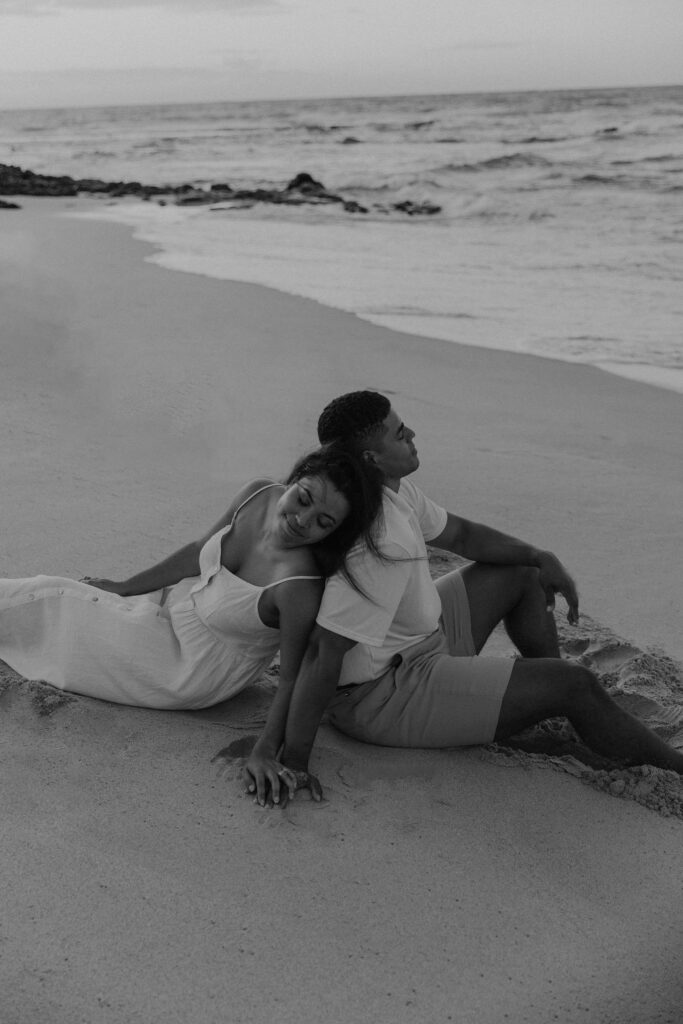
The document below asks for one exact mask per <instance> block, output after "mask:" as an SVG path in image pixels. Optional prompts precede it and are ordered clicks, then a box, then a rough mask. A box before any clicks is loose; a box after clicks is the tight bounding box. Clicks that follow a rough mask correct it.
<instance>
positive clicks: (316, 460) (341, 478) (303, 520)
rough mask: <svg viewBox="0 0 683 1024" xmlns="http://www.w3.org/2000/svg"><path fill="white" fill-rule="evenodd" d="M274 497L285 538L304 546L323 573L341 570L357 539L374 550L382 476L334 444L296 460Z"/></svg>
mask: <svg viewBox="0 0 683 1024" xmlns="http://www.w3.org/2000/svg"><path fill="white" fill-rule="evenodd" d="M286 483H287V484H288V485H289V486H288V488H287V490H286V491H285V493H284V494H283V495H282V497H281V498H280V501H279V503H278V510H279V512H280V514H281V515H282V516H283V522H284V524H285V525H284V532H285V536H289V539H290V541H291V543H292V544H293V545H294V546H296V545H298V544H310V545H311V546H312V548H313V551H314V554H315V558H316V561H317V563H318V565H319V567H320V570H321V572H322V573H323V574H324V575H325V576H331V575H333V574H334V573H335V572H337V571H339V570H342V571H344V566H345V558H346V555H347V553H348V552H349V551H350V549H351V548H352V547H353V546H354V544H356V543H357V542H358V541H364V542H365V543H366V544H368V546H369V547H370V548H371V549H373V550H374V548H375V545H374V532H375V530H374V527H375V524H376V522H377V520H378V517H379V515H380V513H381V509H382V478H381V474H380V473H378V471H377V470H376V468H375V467H374V466H373V465H372V464H366V463H364V462H362V461H361V460H360V459H357V458H355V457H354V456H352V455H351V454H349V452H347V451H344V450H343V449H341V448H339V447H338V446H336V445H325V446H324V447H322V448H319V449H317V450H316V451H314V452H311V453H310V454H309V455H305V456H304V457H303V458H301V459H299V461H298V462H297V463H296V465H295V466H294V468H293V469H292V471H291V473H290V474H289V477H288V479H287V481H286Z"/></svg>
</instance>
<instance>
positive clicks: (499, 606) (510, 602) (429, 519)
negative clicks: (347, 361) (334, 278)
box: [250, 391, 683, 802]
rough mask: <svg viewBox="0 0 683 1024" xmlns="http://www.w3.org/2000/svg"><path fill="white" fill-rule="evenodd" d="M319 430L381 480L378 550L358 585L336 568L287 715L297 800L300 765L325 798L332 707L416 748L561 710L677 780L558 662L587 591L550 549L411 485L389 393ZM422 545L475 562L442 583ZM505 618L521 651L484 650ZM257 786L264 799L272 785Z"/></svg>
mask: <svg viewBox="0 0 683 1024" xmlns="http://www.w3.org/2000/svg"><path fill="white" fill-rule="evenodd" d="M318 434H319V438H320V441H321V443H323V444H326V443H331V442H335V443H337V444H342V445H344V446H345V447H347V448H349V449H350V450H353V451H355V452H357V453H358V454H359V455H360V456H361V457H362V458H364V459H367V460H369V461H370V462H372V463H374V465H375V466H376V467H377V469H378V470H379V471H380V472H381V473H382V475H383V478H384V485H385V500H384V508H383V512H384V523H383V524H382V528H381V534H380V536H379V537H378V547H379V549H380V551H381V554H382V557H381V558H377V556H376V555H375V554H373V553H372V552H370V551H368V550H367V549H364V550H356V551H355V552H353V553H352V555H351V556H350V558H349V569H350V573H351V577H352V582H350V581H349V580H348V579H346V578H344V577H343V576H341V575H338V576H336V577H333V578H332V579H331V580H329V581H328V583H327V585H326V588H325V593H324V596H323V600H322V604H321V606H320V611H319V613H318V617H317V620H316V627H315V629H314V631H313V634H312V636H311V639H310V642H309V646H308V650H307V652H306V655H305V657H304V661H303V664H302V667H301V670H300V673H299V676H298V678H297V682H296V686H295V689H294V693H293V695H292V700H291V703H290V709H289V715H288V720H287V729H286V735H285V746H284V750H283V756H282V762H283V764H284V765H286V768H287V771H286V772H285V774H284V775H283V781H285V782H286V784H287V785H288V787H289V790H290V792H291V790H292V783H291V778H292V776H291V775H290V772H291V771H293V772H295V773H298V784H299V786H300V787H304V786H307V787H308V788H310V790H311V792H312V795H313V797H314V799H320V798H321V789H320V785H319V783H318V782H317V780H316V779H315V778H314V777H313V776H310V775H308V774H307V773H308V760H309V755H310V752H311V749H312V746H313V742H314V738H315V734H316V731H317V729H318V725H319V723H320V719H321V717H322V714H323V712H324V711H325V709H326V708H327V709H328V710H329V717H330V721H331V722H332V723H333V724H334V725H335V726H336V727H337V728H338V729H340V730H341V731H342V732H344V733H346V734H348V735H350V736H352V737H355V738H356V739H359V740H362V741H364V742H368V743H378V744H381V745H385V746H409V747H450V746H461V745H468V744H480V743H490V742H493V741H500V740H504V739H506V738H507V737H509V736H513V735H515V734H516V733H519V732H521V731H522V730H523V729H525V728H527V727H529V726H531V725H533V724H535V723H536V722H539V721H541V720H543V719H545V718H551V717H557V716H565V717H566V718H568V719H569V720H570V721H571V723H572V725H573V726H574V728H575V729H576V731H577V732H578V734H579V735H580V736H581V738H582V739H583V741H584V742H585V743H586V744H587V745H588V746H589V747H591V748H592V749H593V750H595V751H597V752H598V753H600V754H602V755H604V756H606V757H609V758H612V759H614V760H616V761H620V762H626V763H631V764H641V763H647V764H652V765H657V766H660V767H663V768H669V769H674V770H675V771H678V772H680V773H682V774H683V754H681V753H679V752H678V751H677V750H675V749H673V748H672V747H669V746H668V745H667V744H666V743H664V741H663V740H661V739H660V738H659V737H658V736H657V735H656V734H654V733H653V732H651V731H650V730H649V729H647V728H646V727H645V726H644V725H643V724H642V723H641V722H639V721H638V720H637V719H635V718H633V717H632V716H631V715H629V714H627V713H626V712H625V711H623V710H622V709H621V708H620V707H619V706H618V705H617V704H615V703H614V701H613V700H612V699H611V698H610V697H609V695H608V694H607V693H606V692H605V690H604V689H603V688H602V686H601V685H600V683H599V682H598V680H597V679H596V677H595V676H594V675H593V674H592V673H591V672H590V671H589V670H588V669H586V668H584V667H582V666H580V665H577V664H573V663H570V662H567V661H563V660H561V659H560V651H559V646H558V639H557V632H556V628H555V620H554V617H553V609H554V604H555V594H556V593H559V594H561V595H562V596H563V597H564V598H565V600H566V601H567V605H568V609H569V611H568V619H569V621H570V622H572V623H576V622H577V621H578V597H577V592H576V587H575V585H574V582H573V580H572V579H571V577H570V576H569V574H568V573H567V571H566V569H565V568H564V567H563V565H562V564H561V562H560V561H559V560H558V559H557V558H556V557H555V555H553V554H552V553H550V552H548V551H542V550H539V549H538V548H536V547H533V546H532V545H529V544H525V543H523V542H522V541H519V540H516V539H515V538H514V537H509V536H507V535H505V534H502V533H500V532H499V531H497V530H493V529H491V528H490V527H488V526H484V525H482V524H479V523H473V522H470V521H468V520H466V519H462V518H460V517H459V516H456V515H454V514H453V513H451V512H447V511H446V510H445V509H443V508H441V507H440V506H438V505H436V504H435V503H434V502H432V501H430V500H429V499H428V498H427V497H426V496H425V495H424V494H423V493H422V492H421V491H420V490H419V488H417V487H416V486H415V485H414V484H413V483H412V482H410V481H408V480H406V477H407V476H409V475H410V474H411V473H413V472H414V471H415V470H416V469H417V468H418V465H419V459H418V456H417V450H416V448H415V445H414V443H413V442H414V438H415V434H414V432H413V431H412V430H411V429H410V427H408V426H406V424H405V423H403V422H402V421H401V418H400V416H399V414H398V412H397V411H396V410H394V409H393V408H392V407H391V404H390V402H389V400H388V399H387V398H385V397H384V396H383V395H380V394H377V393H376V392H371V391H359V392H352V393H350V394H347V395H342V396H341V397H340V398H337V399H335V400H334V401H333V402H331V403H330V404H329V405H328V406H327V407H326V408H325V410H324V411H323V413H322V415H321V417H320V420H319V422H318ZM425 542H428V543H429V544H431V545H433V546H434V547H439V548H443V549H445V550H447V551H452V552H454V553H455V554H458V555H462V556H464V557H465V558H466V559H468V560H470V564H468V565H466V566H465V567H464V568H463V569H461V570H459V571H456V572H453V573H450V574H448V575H447V576H444V577H442V578H441V579H439V580H438V581H436V583H434V582H433V581H432V580H431V577H430V574H429V567H428V562H427V551H426V547H425ZM354 583H355V586H354V585H353V584H354ZM501 621H502V622H503V623H504V625H505V629H506V630H507V633H508V635H509V637H510V639H511V640H512V641H513V643H514V644H515V646H516V647H517V649H518V650H519V653H520V655H521V657H520V658H518V659H514V660H513V659H511V658H494V657H491V658H489V657H480V656H479V654H480V651H481V649H482V647H483V646H484V644H485V642H486V640H487V639H488V637H489V636H490V634H491V631H492V630H493V629H494V627H495V626H497V625H498V623H499V622H501ZM250 788H251V789H252V791H257V790H258V791H259V795H262V794H263V788H264V783H263V780H262V779H261V780H254V783H253V784H252V786H251V787H250ZM277 789H278V787H277V785H276V786H275V787H273V796H274V799H275V800H276V802H277V799H278V796H279V793H278V792H277V791H276V790H277ZM285 799H286V796H285ZM261 802H262V801H261Z"/></svg>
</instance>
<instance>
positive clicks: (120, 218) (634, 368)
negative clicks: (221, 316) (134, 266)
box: [77, 198, 683, 395]
mask: <svg viewBox="0 0 683 1024" xmlns="http://www.w3.org/2000/svg"><path fill="white" fill-rule="evenodd" d="M79 201H81V200H79ZM82 201H84V202H86V203H88V204H89V205H90V209H88V210H87V211H83V212H82V213H79V214H77V216H81V217H84V218H87V219H90V218H93V219H97V220H100V221H104V222H108V223H118V224H124V225H126V226H128V227H129V228H130V229H131V230H132V232H133V236H134V238H136V239H137V240H138V241H140V242H142V243H146V244H148V245H151V246H152V247H153V249H154V255H153V256H148V257H147V259H148V260H149V261H150V262H152V263H155V264H156V265H158V266H161V267H164V268H166V269H168V270H175V271H177V272H181V273H189V274H200V275H202V276H205V277H207V278H209V279H213V280H222V281H232V282H233V283H242V284H253V285H257V286H259V287H263V288H270V289H272V290H273V291H279V292H282V293H283V294H286V295H290V296H292V297H297V298H302V299H307V300H309V301H311V302H319V303H321V304H322V305H323V306H326V307H327V308H328V309H335V310H337V311H339V312H342V313H347V314H349V315H352V316H356V317H358V318H359V319H361V320H363V321H364V322H365V323H370V324H373V325H375V326H379V327H384V328H385V329H387V330H390V331H396V332H398V333H401V334H406V335H408V336H410V337H413V338H415V337H421V338H423V339H424V340H425V341H446V342H448V343H450V344H453V345H464V346H466V347H472V348H484V349H487V350H488V351H492V352H506V353H509V354H513V355H526V356H535V357H536V358H539V359H550V360H551V361H553V362H560V363H563V364H569V365H579V366H589V367H593V368H596V369H600V370H602V371H603V372H605V373H609V374H611V375H613V376H617V377H621V378H625V379H627V380H630V381H634V382H636V383H641V384H646V385H648V386H651V387H658V388H662V389H664V390H667V391H673V392H674V393H675V394H678V395H683V369H677V368H675V367H665V366H658V365H655V364H649V363H639V362H619V361H616V360H613V361H612V360H609V359H605V358H596V359H595V360H589V359H580V358H578V357H577V358H573V359H567V358H562V356H560V355H554V354H552V353H544V352H536V351H533V350H532V349H520V348H514V347H506V346H504V345H498V346H496V345H489V344H486V342H479V341H471V340H462V339H460V338H453V337H452V333H451V331H450V330H448V329H442V330H439V329H438V328H437V329H436V331H435V330H434V324H435V323H437V324H438V322H439V321H440V320H443V319H445V320H446V321H447V320H449V319H450V318H449V317H448V316H447V315H446V314H443V315H442V314H435V313H432V314H427V313H424V314H420V313H419V312H417V313H415V314H405V315H400V316H399V315H395V314H392V313H390V312H387V313H379V312H378V313H376V314H371V313H364V312H363V311H360V312H359V311H358V310H356V309H353V308H352V307H351V305H343V304H341V303H335V302H333V301H332V300H331V299H330V297H329V296H319V295H317V294H316V288H315V287H311V286H310V285H308V286H307V290H306V292H305V293H304V292H299V291H296V290H294V288H288V286H287V284H286V283H284V284H280V283H276V282H273V281H271V280H264V279H262V277H263V273H264V271H263V269H261V270H260V271H259V270H257V269H256V268H255V266H254V265H253V263H249V266H250V267H251V272H250V273H249V275H248V276H246V277H241V276H237V275H236V274H235V273H234V272H233V270H234V268H233V270H225V271H223V269H222V267H221V266H220V264H219V262H217V260H216V258H214V256H212V255H211V254H210V253H200V252H196V251H195V252H189V251H188V252H183V253H182V254H179V253H177V252H175V251H174V250H173V248H172V247H171V245H172V243H169V245H166V244H164V242H163V241H161V240H159V239H158V238H155V237H154V236H153V230H154V220H152V221H147V220H145V219H144V217H143V218H142V219H140V217H139V216H137V215H136V214H144V215H146V214H147V211H149V210H150V209H154V213H155V214H156V215H157V216H159V211H158V210H157V209H156V208H155V207H154V204H153V203H152V204H150V203H140V202H138V201H137V200H135V199H129V200H125V199H124V200H117V201H115V202H112V201H110V202H109V203H108V207H107V208H106V209H104V208H103V207H102V201H100V200H95V199H85V198H84V199H83V200H82ZM126 208H128V210H129V211H130V210H132V211H133V213H132V215H131V213H130V212H129V213H128V214H126ZM205 208H206V207H204V209H205ZM164 209H165V210H169V211H171V210H172V209H173V208H172V207H164ZM216 209H217V210H218V209H220V207H217V208H216ZM190 212H194V211H190ZM197 212H201V208H199V209H198V211H197ZM182 213H185V214H187V213H188V211H187V210H185V211H182ZM247 220H249V218H247ZM256 222H258V218H257V219H256ZM237 223H239V221H238V222H237ZM398 227H399V228H400V225H398ZM150 230H151V231H152V234H150V233H149V232H150ZM259 275H261V278H260V277H259ZM511 331H512V328H511Z"/></svg>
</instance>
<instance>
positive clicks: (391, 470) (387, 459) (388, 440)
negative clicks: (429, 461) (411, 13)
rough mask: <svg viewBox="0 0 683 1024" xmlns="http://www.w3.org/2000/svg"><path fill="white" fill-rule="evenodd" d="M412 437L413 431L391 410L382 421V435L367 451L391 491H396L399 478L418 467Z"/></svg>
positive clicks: (418, 462) (413, 435) (418, 461)
mask: <svg viewBox="0 0 683 1024" xmlns="http://www.w3.org/2000/svg"><path fill="white" fill-rule="evenodd" d="M414 437H415V431H413V430H411V429H410V427H407V426H406V425H405V423H403V422H402V420H401V418H400V417H399V415H398V414H397V413H396V412H394V410H393V409H391V410H390V411H389V415H388V416H387V418H386V419H385V420H384V434H383V435H382V436H381V438H379V440H377V441H376V442H375V443H374V444H373V446H372V448H370V449H368V450H369V451H370V452H371V454H372V459H373V461H374V463H375V465H376V466H377V468H378V469H380V470H381V471H382V473H383V474H384V482H385V483H386V485H387V487H392V488H393V490H398V484H399V481H400V479H401V477H403V476H408V474H409V473H414V472H415V470H416V469H417V468H418V466H419V465H420V460H419V459H418V457H417V449H416V448H415V445H414V444H413V438H414Z"/></svg>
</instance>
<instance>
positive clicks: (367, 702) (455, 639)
mask: <svg viewBox="0 0 683 1024" xmlns="http://www.w3.org/2000/svg"><path fill="white" fill-rule="evenodd" d="M436 585H437V589H438V591H439V595H440V597H441V608H442V613H441V626H440V628H439V629H438V630H436V632H434V633H432V634H431V636H428V637H427V638H426V639H425V640H421V641H420V642H419V643H417V644H414V645H413V646H412V647H409V648H407V649H406V650H404V651H402V652H401V654H400V655H397V656H396V658H395V659H394V660H395V664H392V665H391V667H390V668H388V669H387V671H386V672H384V673H383V674H382V675H381V676H380V677H379V678H378V679H372V680H370V681H369V682H361V683H359V684H357V685H353V686H344V687H342V688H340V689H339V690H338V691H337V694H336V696H335V697H334V699H333V700H332V703H331V704H330V705H329V707H328V714H329V721H330V722H331V723H332V725H334V726H335V727H336V728H337V729H339V730H340V731H341V732H343V733H346V734H347V735H348V736H352V737H353V738H354V739H357V740H361V741H362V742H364V743H376V744H378V745H380V746H385V747H460V746H471V745H472V744H478V743H491V742H492V741H493V738H494V736H495V732H496V726H497V725H498V718H499V715H500V707H501V704H502V701H503V697H504V695H505V691H506V689H507V686H508V683H509V681H510V675H511V674H512V669H513V667H514V660H513V659H512V658H485V657H484V658H482V657H479V656H477V654H476V650H475V646H474V641H473V639H472V628H471V624H470V607H469V601H468V599H467V591H466V589H465V582H464V580H463V578H462V576H461V574H460V572H459V571H456V572H452V573H449V574H448V575H447V576H442V577H441V578H440V579H439V580H437V581H436Z"/></svg>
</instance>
